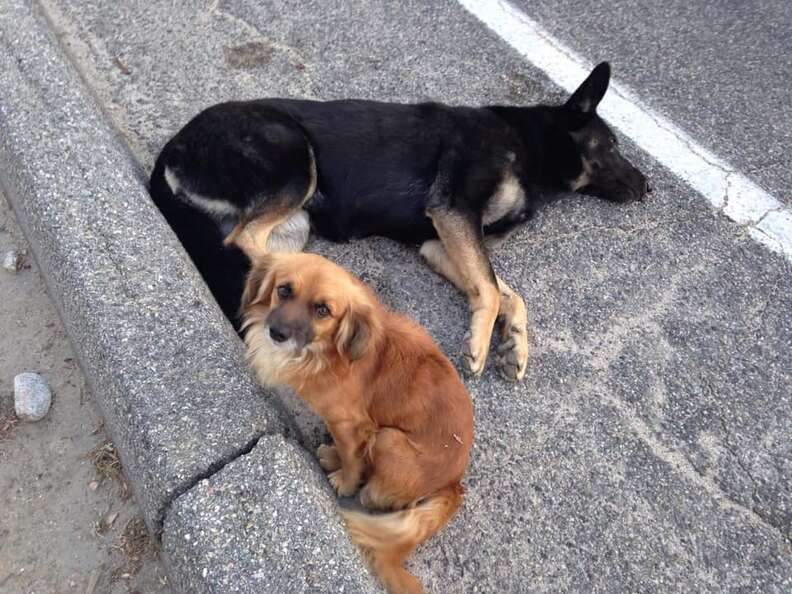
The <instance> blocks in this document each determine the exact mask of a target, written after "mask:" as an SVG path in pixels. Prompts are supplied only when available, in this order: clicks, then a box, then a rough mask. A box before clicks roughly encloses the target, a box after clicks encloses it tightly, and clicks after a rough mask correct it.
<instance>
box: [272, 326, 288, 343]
mask: <svg viewBox="0 0 792 594" xmlns="http://www.w3.org/2000/svg"><path fill="white" fill-rule="evenodd" d="M269 333H270V337H271V338H272V340H274V341H275V342H285V341H286V340H287V339H288V338H289V337H288V336H286V333H285V332H283V331H282V330H281V329H280V328H278V327H277V326H270V329H269Z"/></svg>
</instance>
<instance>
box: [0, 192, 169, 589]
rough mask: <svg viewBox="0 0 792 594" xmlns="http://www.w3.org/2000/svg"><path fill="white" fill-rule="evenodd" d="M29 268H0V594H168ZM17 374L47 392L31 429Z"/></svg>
mask: <svg viewBox="0 0 792 594" xmlns="http://www.w3.org/2000/svg"><path fill="white" fill-rule="evenodd" d="M12 249H17V250H26V249H27V246H26V244H25V242H24V240H23V238H22V236H21V234H20V232H19V230H18V228H17V226H16V222H15V221H14V219H13V216H12V215H11V212H10V209H9V208H8V206H7V203H6V202H5V198H4V197H3V196H2V195H0V257H2V255H4V254H5V253H7V252H8V251H9V250H12ZM30 264H31V266H30V267H24V268H23V269H22V270H20V271H19V272H15V273H12V272H7V271H6V270H4V269H2V268H1V267H0V502H2V506H3V513H2V514H0V592H3V594H5V593H8V594H16V593H25V594H28V593H30V592H37V593H38V592H41V593H50V592H53V593H58V594H61V593H72V592H73V593H78V594H85V593H86V592H89V593H91V594H100V593H101V594H125V593H131V592H138V593H145V594H161V593H162V594H164V593H167V592H168V591H169V590H168V587H167V583H165V582H164V580H165V572H164V570H163V568H162V566H161V565H160V563H159V561H158V559H157V551H156V550H154V549H153V548H152V547H142V546H141V544H140V543H141V542H142V539H143V537H142V535H141V534H140V531H139V528H140V526H141V524H140V523H139V522H137V521H135V520H136V519H138V520H139V518H140V511H139V509H138V508H137V506H136V505H135V503H134V501H133V500H132V499H131V498H129V497H128V492H129V489H128V488H127V487H126V481H125V480H124V476H123V468H121V463H120V461H119V459H118V454H117V452H116V451H115V448H114V447H113V445H112V444H111V443H110V442H109V441H108V439H107V436H106V435H105V434H104V431H103V430H102V423H101V420H100V418H99V416H98V414H97V412H96V410H95V409H94V405H93V399H92V398H91V396H90V394H89V393H88V389H87V387H86V385H85V380H84V378H83V376H82V373H81V372H80V369H79V367H78V366H77V363H76V361H75V357H74V353H73V351H72V349H71V346H70V344H69V342H68V340H67V338H66V335H65V333H64V332H63V328H62V326H61V322H60V320H59V318H58V316H57V314H56V312H55V309H54V307H53V306H52V303H51V302H50V300H49V297H48V296H47V293H46V291H45V288H44V284H43V283H42V281H41V278H40V277H39V275H38V272H37V269H36V266H35V262H33V261H32V258H31V259H30ZM23 371H37V372H39V373H41V374H42V375H43V376H44V377H45V378H46V380H47V382H48V384H49V385H50V387H51V389H52V392H53V395H54V396H53V400H52V407H51V408H50V411H49V413H48V414H47V416H46V417H45V418H44V419H42V420H41V421H38V422H36V423H31V422H27V421H19V420H18V419H17V418H16V416H15V415H14V387H13V380H14V376H15V375H16V374H18V373H21V372H23ZM130 524H131V526H132V528H129V526H130ZM133 570H134V571H133ZM114 578H115V579H114Z"/></svg>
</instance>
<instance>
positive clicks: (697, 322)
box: [40, 0, 792, 593]
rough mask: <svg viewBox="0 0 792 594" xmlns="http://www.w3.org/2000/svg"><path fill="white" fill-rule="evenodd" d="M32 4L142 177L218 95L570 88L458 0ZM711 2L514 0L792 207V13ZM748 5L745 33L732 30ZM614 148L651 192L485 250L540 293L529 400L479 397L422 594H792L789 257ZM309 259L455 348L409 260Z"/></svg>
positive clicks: (515, 279) (422, 560)
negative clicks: (345, 271)
mask: <svg viewBox="0 0 792 594" xmlns="http://www.w3.org/2000/svg"><path fill="white" fill-rule="evenodd" d="M40 1H41V3H42V4H43V5H44V6H45V7H46V10H47V14H48V15H49V17H50V18H51V20H52V21H53V23H54V26H55V27H56V29H57V30H59V32H60V34H61V36H62V39H63V41H64V45H65V46H66V47H68V48H69V51H70V52H71V54H72V56H73V58H74V59H75V61H76V62H77V63H78V64H79V65H80V67H81V69H82V71H83V74H84V76H85V78H86V80H87V81H88V83H89V84H90V85H91V86H92V88H93V89H94V91H95V93H96V95H97V97H99V99H100V101H101V102H102V103H103V104H104V106H105V108H106V109H107V112H108V114H109V115H110V117H111V118H112V119H113V121H114V122H115V124H116V125H117V126H118V128H119V130H120V131H121V132H122V133H123V135H124V136H125V138H126V139H127V141H128V142H129V144H130V147H131V148H132V150H133V152H134V154H135V155H136V156H137V157H138V159H139V160H140V162H141V165H142V168H143V170H144V171H148V168H149V167H150V166H151V163H152V162H153V159H154V157H155V156H156V153H157V151H158V150H159V149H160V148H161V146H162V145H163V144H164V142H165V141H166V139H167V138H168V137H169V135H171V134H172V133H174V132H175V131H176V130H177V129H178V128H179V127H180V126H181V125H183V124H184V123H185V122H186V121H187V119H189V118H190V117H192V116H193V115H194V114H195V113H196V112H197V111H198V110H199V109H201V108H203V107H205V106H208V105H210V104H212V103H216V102H218V101H222V100H225V99H231V98H235V99H236V98H245V97H260V96H266V95H280V96H299V97H316V98H322V99H330V98H337V97H348V96H358V97H367V98H378V99H388V100H404V101H415V100H423V99H429V98H431V99H435V100H441V101H446V102H453V103H470V104H484V103H503V102H510V103H526V104H527V103H531V102H535V101H550V100H557V99H559V98H560V97H561V93H560V91H559V90H558V89H557V88H555V87H554V86H553V85H552V84H551V83H550V82H549V81H548V80H547V78H546V77H545V76H544V74H543V73H541V72H540V71H538V70H537V69H535V68H533V67H532V66H531V65H530V64H527V63H525V62H524V61H523V60H522V59H521V58H520V56H519V55H517V54H516V53H515V52H514V51H512V50H511V49H510V48H509V47H508V46H506V45H505V44H504V43H503V42H501V41H500V40H499V39H498V38H497V37H496V36H495V35H494V34H492V33H491V32H489V31H488V30H486V29H485V28H484V27H483V26H482V25H480V24H479V23H478V21H476V20H475V19H474V18H473V17H472V16H470V15H469V14H468V13H466V12H465V11H464V10H463V9H462V8H461V7H460V6H459V5H457V4H456V3H455V2H453V1H451V0H438V1H434V2H431V3H428V2H420V1H413V2H400V3H393V2H387V1H385V0H382V1H381V2H356V3H344V2H335V1H307V2H306V1H298V0H293V1H282V0H278V1H270V2H261V1H258V0H228V1H222V2H219V3H218V2H201V3H198V2H193V1H174V2H167V3H165V2H161V3H152V2H149V1H144V0H130V1H128V2H124V3H103V5H102V7H101V8H98V7H97V5H96V4H95V3H93V2H89V1H86V0H78V1H71V0H70V1H66V0H40ZM352 4H354V5H352ZM713 5H714V3H706V4H704V3H698V4H697V6H698V8H689V7H687V4H684V3H682V2H679V3H677V4H674V3H672V4H666V5H664V8H663V9H655V8H652V6H653V5H652V4H651V3H648V2H644V3H642V4H637V3H635V2H624V1H623V0H619V1H617V2H615V3H613V2H611V3H608V4H605V3H600V2H594V3H589V4H587V5H586V6H587V8H586V15H580V14H578V13H579V12H580V10H581V9H580V8H579V6H580V5H579V4H576V3H572V2H562V3H558V4H556V3H553V5H552V6H551V5H550V3H547V4H546V5H545V4H539V3H538V2H536V3H535V2H526V3H524V4H523V7H524V8H525V9H526V10H527V11H528V12H529V14H531V16H533V17H534V18H535V19H537V20H539V21H540V22H541V24H542V25H543V26H544V27H545V28H547V29H548V30H550V31H554V32H556V33H557V34H558V35H559V36H560V37H561V38H562V39H563V41H564V42H565V43H567V44H568V45H570V46H572V47H574V48H575V49H576V50H577V51H578V52H579V53H581V54H582V55H584V56H587V57H590V58H591V59H592V61H594V60H597V59H601V58H609V59H611V60H612V62H613V64H614V67H615V71H616V75H617V76H618V77H620V78H621V79H622V80H624V81H626V82H627V83H629V84H631V85H633V86H634V88H635V89H636V90H637V91H638V92H639V96H640V97H641V99H642V100H644V101H645V102H646V103H647V104H649V105H652V106H654V107H657V108H658V109H661V110H662V111H663V113H665V115H667V116H669V117H670V118H671V119H672V120H674V121H677V122H678V123H679V124H681V125H683V127H685V129H686V130H688V131H689V132H690V133H691V135H692V136H693V137H694V138H695V139H696V140H698V141H699V142H700V143H701V144H704V145H705V146H708V147H709V148H711V149H713V150H714V151H715V152H716V153H717V154H719V155H721V156H722V157H724V158H726V159H727V160H730V161H732V162H733V164H735V165H737V166H738V167H739V166H743V165H744V166H745V171H744V172H745V173H749V174H750V175H753V174H754V173H756V174H757V178H756V179H757V181H759V182H760V183H762V184H763V185H765V187H766V188H767V189H768V190H771V191H774V193H775V195H776V196H777V197H778V198H779V199H781V200H785V201H787V203H788V201H789V187H790V186H789V179H790V178H789V176H788V173H787V172H786V171H784V169H785V168H786V169H788V167H786V165H784V164H783V158H784V155H783V149H784V145H785V144H787V145H788V144H789V142H788V141H789V138H790V119H789V117H786V118H785V119H784V115H787V116H788V115H789V103H788V101H785V98H786V97H785V94H786V89H788V83H787V81H788V80H789V77H788V76H786V78H785V73H788V72H789V68H790V66H789V62H788V60H789V52H787V53H786V54H785V58H782V57H779V58H778V59H775V60H764V61H761V60H758V58H757V60H758V61H755V60H754V58H755V57H757V56H758V57H761V56H762V55H767V54H768V53H770V52H772V51H773V49H772V47H780V48H782V49H783V47H787V48H788V47H789V41H788V38H786V37H784V34H783V32H782V33H781V34H779V33H777V28H778V27H783V26H784V25H783V23H784V22H785V21H784V18H786V22H787V23H788V20H789V19H788V17H785V16H784V15H783V14H781V15H780V16H779V17H778V18H775V17H772V15H771V13H770V12H767V11H771V10H773V7H774V6H775V7H776V8H775V10H777V11H780V10H781V7H782V3H781V2H780V1H779V2H777V3H776V4H773V3H764V4H762V5H761V6H762V7H765V9H766V12H763V13H761V14H762V15H765V16H763V17H760V16H756V15H757V14H760V13H759V12H758V9H753V8H748V7H744V6H742V5H741V4H740V5H737V4H735V5H734V6H732V7H730V8H728V9H726V8H723V9H718V8H713ZM751 6H759V5H758V4H757V5H753V4H752V5H751ZM748 11H751V12H750V16H749V13H748ZM742 12H744V13H745V15H746V16H745V20H746V22H749V23H753V25H751V26H749V25H744V24H743V25H740V26H743V27H747V28H748V29H750V32H751V35H750V36H749V35H746V36H742V37H741V36H740V35H734V36H733V39H731V41H729V40H728V39H726V38H721V37H719V36H718V35H717V32H718V31H721V30H725V31H732V30H733V28H734V27H736V25H734V23H736V22H739V23H742V21H743V19H741V18H740V15H741V13H742ZM570 15H572V16H570ZM727 17H728V18H727ZM576 19H577V20H576ZM719 19H720V20H719ZM762 19H765V20H762ZM754 28H756V29H757V31H754ZM789 29H792V26H791V27H788V28H787V32H790V31H789ZM765 30H766V33H765ZM666 31H667V34H666V33H665V32H666ZM760 38H762V39H763V40H764V41H763V42H762V43H764V42H765V41H766V43H767V44H773V43H775V44H779V45H776V46H772V47H771V45H762V44H759V45H757V42H756V40H758V39H760ZM718 43H721V44H722V48H721V49H719V47H721V46H718V45H717V44H718ZM642 44H643V45H642ZM740 44H743V45H741V46H740ZM784 44H786V45H784ZM736 46H740V47H736ZM666 50H667V53H666ZM704 50H706V53H705V55H702V53H703V52H704ZM740 58H741V59H742V62H741V64H742V66H741V67H740V69H736V68H734V67H733V65H734V62H735V60H737V61H739V59H740ZM784 59H786V60H787V62H786V63H784ZM784 68H786V70H784ZM760 79H761V80H762V81H767V82H766V83H762V84H763V86H762V87H761V89H760V87H759V86H758V83H757V81H758V80H760ZM713 86H718V87H719V88H721V89H725V90H723V91H722V92H720V93H718V92H712V90H711V89H712V87H713ZM762 100H764V103H765V104H766V105H767V106H768V107H757V105H758V104H761V102H762ZM758 120H760V124H761V125H754V124H756V122H757V121H758ZM745 138H747V139H748V140H745V141H744V142H740V141H741V140H743V139H745ZM622 140H623V143H624V144H625V145H626V152H627V154H628V155H629V156H630V157H631V158H632V159H634V161H635V162H636V163H637V164H638V165H639V166H640V167H641V168H642V169H643V170H644V171H645V172H646V173H647V174H648V175H649V176H650V177H651V179H652V180H653V186H654V187H655V192H654V193H653V194H652V197H651V199H650V200H649V201H647V202H645V203H643V204H636V205H628V206H616V205H611V204H606V203H604V202H599V201H597V200H594V199H590V198H584V197H573V196H570V197H568V198H565V199H564V200H562V201H561V202H559V203H557V204H555V205H553V206H551V207H549V208H547V209H546V210H545V211H543V212H542V213H541V214H540V215H539V216H538V217H537V218H536V219H535V220H534V221H532V222H531V223H530V224H529V225H527V226H526V227H525V228H524V229H523V230H522V231H521V232H520V233H518V234H517V235H516V236H515V237H514V238H513V239H511V240H510V241H509V242H508V243H507V244H506V245H505V246H504V247H503V248H501V249H500V251H498V252H497V253H496V254H494V256H493V261H494V264H495V267H496V270H497V271H498V272H499V273H500V274H502V275H503V277H504V278H505V279H506V281H507V282H509V284H511V285H512V286H513V287H514V288H515V289H516V290H518V291H519V292H520V293H521V294H522V295H523V296H525V298H526V302H527V305H528V309H529V319H530V327H531V329H532V336H531V349H532V350H531V360H530V363H529V370H528V374H527V376H526V379H525V381H524V382H523V383H521V384H519V385H513V384H509V383H505V382H503V381H501V380H499V379H498V378H497V377H496V375H495V373H494V370H493V369H492V368H491V367H490V368H488V369H487V370H486V371H485V376H484V378H483V379H481V380H479V381H471V382H469V383H468V385H469V388H470V390H471V393H472V395H473V398H474V404H475V413H476V431H477V437H476V443H475V445H474V450H473V458H472V461H471V467H470V471H469V474H468V477H467V480H466V485H467V487H468V497H467V500H466V504H465V506H464V509H463V510H462V511H461V512H460V514H459V515H458V516H457V517H456V518H455V519H454V521H453V522H452V523H451V525H449V527H448V528H447V529H445V530H444V531H443V533H442V534H441V535H440V536H438V537H437V538H435V539H433V540H432V541H430V543H429V544H427V545H425V546H424V547H422V548H421V549H420V550H419V552H418V553H417V554H416V555H415V557H414V560H413V562H412V567H413V568H414V569H415V571H416V572H417V573H418V574H420V576H421V577H422V579H423V581H424V583H425V584H426V585H427V587H428V588H429V589H430V590H431V591H433V592H438V593H442V592H477V591H479V592H525V591H537V592H538V591H542V592H557V591H562V590H567V591H592V590H597V591H614V592H615V591H658V592H669V591H680V592H681V591H685V592H687V591H725V590H743V591H762V592H784V591H789V590H790V589H791V588H792V554H791V548H790V547H791V541H792V439H790V438H791V437H792V422H791V421H792V406H791V405H792V290H790V289H792V266H791V265H790V263H789V262H788V261H787V260H784V259H783V258H782V257H781V256H779V255H777V254H775V253H772V252H769V251H767V250H766V249H765V248H764V247H762V246H760V245H758V244H757V243H755V242H754V241H753V240H751V239H750V237H748V236H747V234H746V233H745V231H744V229H741V228H740V227H739V226H737V225H735V224H734V223H732V222H731V221H729V220H728V219H726V218H725V217H723V216H721V215H716V214H714V213H713V212H712V210H711V209H710V206H709V205H708V203H706V202H705V201H704V200H703V199H701V197H699V196H697V195H696V194H695V193H694V192H692V191H691V190H690V189H689V188H688V187H686V186H685V185H683V184H682V183H680V182H679V181H678V180H677V179H675V178H674V177H673V176H672V175H671V174H669V173H668V172H667V171H665V170H664V169H663V168H661V167H660V166H659V165H657V164H656V163H654V162H653V161H651V160H650V159H649V158H648V157H647V156H645V155H643V154H641V153H640V152H638V151H637V150H635V149H634V148H633V147H632V146H631V144H630V142H629V139H626V138H623V139H622ZM778 159H782V161H781V162H782V165H781V166H780V167H779V166H778V161H777V160H778ZM786 163H788V160H787V161H786ZM785 176H786V177H785ZM774 184H775V185H774ZM779 189H780V191H776V190H779ZM310 249H313V250H315V251H319V252H321V253H324V254H326V255H328V256H330V257H333V258H335V259H336V260H338V261H339V262H341V263H342V264H345V265H347V266H349V267H350V268H351V269H352V270H353V271H355V272H356V273H358V274H360V275H361V276H362V277H363V278H364V279H365V280H367V281H369V282H370V283H371V284H372V285H374V287H375V288H376V289H377V290H378V291H379V292H380V294H381V295H382V296H383V298H384V299H385V300H386V301H387V302H389V303H391V304H392V305H393V306H394V307H397V308H399V309H402V310H404V311H406V312H408V313H410V314H411V315H413V316H414V317H415V318H416V319H418V320H419V321H420V322H422V323H424V324H425V325H426V326H427V327H428V329H429V330H430V332H431V333H432V334H433V336H434V337H435V338H436V340H437V341H438V342H439V344H440V345H441V347H442V348H443V349H444V350H445V351H446V352H447V353H449V354H451V355H454V354H455V353H457V352H458V351H459V347H460V345H461V343H462V338H463V334H464V333H465V330H466V320H467V312H466V307H465V304H464V302H463V300H462V299H461V297H460V296H459V295H457V294H456V293H455V292H454V290H453V289H452V287H451V286H450V285H448V284H446V283H444V282H443V281H441V280H440V279H438V278H437V277H435V276H434V275H433V274H432V273H430V272H429V271H428V270H427V269H426V268H425V267H424V266H423V265H422V263H421V262H420V259H419V257H418V255H417V253H416V252H415V250H412V249H408V248H404V247H402V246H399V245H397V244H395V243H392V242H389V241H385V240H368V241H360V242H354V243H350V244H345V245H332V244H328V243H326V242H322V241H317V240H315V241H314V242H313V243H312V244H311V245H310Z"/></svg>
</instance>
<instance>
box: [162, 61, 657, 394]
mask: <svg viewBox="0 0 792 594" xmlns="http://www.w3.org/2000/svg"><path fill="white" fill-rule="evenodd" d="M609 79H610V67H609V65H608V64H607V63H602V64H600V65H599V66H597V67H596V68H595V69H594V70H593V71H592V72H591V74H590V75H589V77H588V78H587V79H586V80H585V81H584V82H583V84H582V85H581V86H580V87H579V88H578V89H577V90H576V91H575V92H574V93H573V95H572V96H571V98H570V99H569V100H568V101H567V102H566V103H565V104H563V105H560V106H546V105H540V106H535V107H506V106H490V107H480V108H473V107H452V106H448V105H443V104H438V103H424V104H420V105H400V104H394V103H378V102H373V101H354V100H351V101H330V102H316V101H299V100H291V99H264V100H260V101H250V102H235V103H224V104H221V105H215V106H213V107H210V108H209V109H207V110H205V111H204V112H202V113H200V114H199V115H198V116H196V117H195V118H194V119H193V120H192V121H190V122H189V123H188V124H187V125H186V126H185V127H184V128H183V129H182V130H181V131H180V132H179V133H178V134H177V135H176V136H175V137H174V138H173V139H172V140H171V141H170V142H168V144H167V145H166V146H165V148H164V149H163V151H162V154H161V155H160V156H159V158H158V160H157V163H156V166H155V168H154V171H153V173H152V176H151V192H152V195H153V197H154V200H155V202H156V203H157V205H158V206H159V208H160V209H161V211H162V212H163V213H164V215H165V217H166V218H167V219H168V221H169V223H170V224H171V226H172V227H173V229H174V230H175V231H176V233H177V235H178V236H179V238H180V239H181V241H182V243H183V244H184V246H185V248H186V249H187V251H188V252H189V253H190V255H191V257H192V258H193V260H194V262H195V264H196V266H197V267H198V269H199V270H200V272H201V273H202V274H203V276H204V278H205V279H206V281H207V283H208V284H209V287H210V288H211V290H212V291H213V293H214V295H215V297H216V298H217V300H218V302H219V303H220V305H221V307H222V308H223V310H224V312H225V314H226V315H227V316H228V317H229V319H231V320H232V321H234V322H237V315H238V308H239V300H240V296H241V294H242V287H243V280H244V276H245V274H246V272H247V270H248V268H249V262H248V260H247V258H246V257H245V256H244V255H243V254H242V252H241V251H240V250H239V249H237V246H244V247H245V249H246V250H255V249H259V250H262V251H282V250H288V249H291V250H300V249H302V247H303V246H304V244H305V242H306V240H307V237H308V229H309V225H310V226H312V227H313V228H314V229H315V231H316V232H317V233H319V234H320V235H322V236H324V237H326V238H329V239H331V240H337V241H344V240H347V239H350V238H354V237H365V236H368V235H383V236H386V237H391V238H394V239H397V240H399V241H403V242H408V243H414V244H421V254H422V255H423V256H424V257H425V258H426V260H427V261H428V263H429V265H430V266H431V267H432V268H433V269H434V270H435V271H437V272H438V273H439V274H441V275H443V276H444V277H446V278H447V279H448V280H450V281H451V282H452V283H453V284H454V285H456V286H457V287H458V288H459V289H460V290H462V291H464V292H465V293H466V295H467V296H468V299H469V302H470V308H471V311H472V318H471V326H470V336H469V339H468V340H467V344H466V349H465V354H466V357H465V360H466V363H467V366H468V367H469V370H470V371H471V372H472V373H473V374H476V375H478V374H480V373H481V371H482V369H483V368H484V363H485V361H486V357H487V353H488V350H489V344H490V337H491V335H492V331H493V327H494V324H495V321H496V318H500V319H502V321H503V326H502V331H501V338H500V340H501V345H500V347H499V349H498V351H499V353H500V357H499V361H498V363H499V366H500V368H501V370H502V371H503V372H504V373H505V375H506V376H507V377H510V378H512V379H520V378H522V377H523V375H524V373H525V368H526V363H527V359H528V340H527V327H526V326H527V315H526V310H525V304H524V302H523V300H522V298H521V297H520V296H519V295H517V294H516V293H515V292H514V291H512V289H511V288H509V286H508V285H506V284H505V283H504V282H503V281H502V280H501V279H500V278H498V277H497V276H496V275H495V273H494V272H493V269H492V266H491V265H490V261H489V258H488V256H487V248H488V247H491V244H490V241H491V240H495V241H497V240H498V239H502V238H503V237H504V236H505V235H506V234H508V233H509V232H510V231H511V230H512V229H514V227H515V226H517V225H519V224H520V223H522V222H524V221H526V220H527V219H528V218H529V217H530V216H531V215H532V214H533V213H534V212H535V211H536V209H537V208H538V207H539V206H541V204H543V203H546V202H547V201H548V200H549V199H551V198H552V197H553V196H554V195H557V194H559V193H561V192H564V191H569V190H575V191H579V192H582V193H585V194H592V195H594V196H599V197H601V198H605V199H608V200H613V201H616V202H624V201H628V200H636V199H640V198H642V197H643V196H644V194H645V193H646V192H647V191H648V189H649V188H648V185H647V182H646V178H645V177H644V176H643V175H642V174H641V173H640V172H639V171H638V170H637V169H636V168H635V167H633V165H632V164H630V163H629V162H628V161H627V160H626V159H625V158H624V157H622V156H621V155H620V154H619V151H618V143H617V141H616V138H615V136H614V135H613V133H612V132H611V131H610V129H609V128H608V126H607V125H606V124H605V123H604V122H603V121H602V119H600V118H599V117H598V116H597V114H596V107H597V105H598V104H599V102H600V100H601V99H602V97H603V95H604V94H605V91H606V90H607V88H608V82H609ZM309 218H310V222H309ZM233 244H236V245H233ZM248 253H251V252H248Z"/></svg>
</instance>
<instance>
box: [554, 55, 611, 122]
mask: <svg viewBox="0 0 792 594" xmlns="http://www.w3.org/2000/svg"><path fill="white" fill-rule="evenodd" d="M609 82H610V64H608V63H607V62H601V63H599V64H597V66H596V67H595V68H594V70H592V71H591V74H589V75H588V77H587V78H586V80H584V81H583V83H582V84H581V85H580V86H579V87H578V88H577V90H576V91H575V92H574V93H572V96H571V97H570V98H569V99H568V100H567V102H566V103H564V109H563V110H564V112H565V115H566V116H567V124H568V126H569V128H570V129H571V130H575V129H577V128H580V127H581V126H583V125H584V124H585V123H586V122H587V121H588V120H589V119H590V118H591V116H592V115H593V114H594V113H595V112H596V111H597V106H598V105H599V102H600V101H602V98H603V97H604V96H605V91H607V90H608V83H609Z"/></svg>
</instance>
